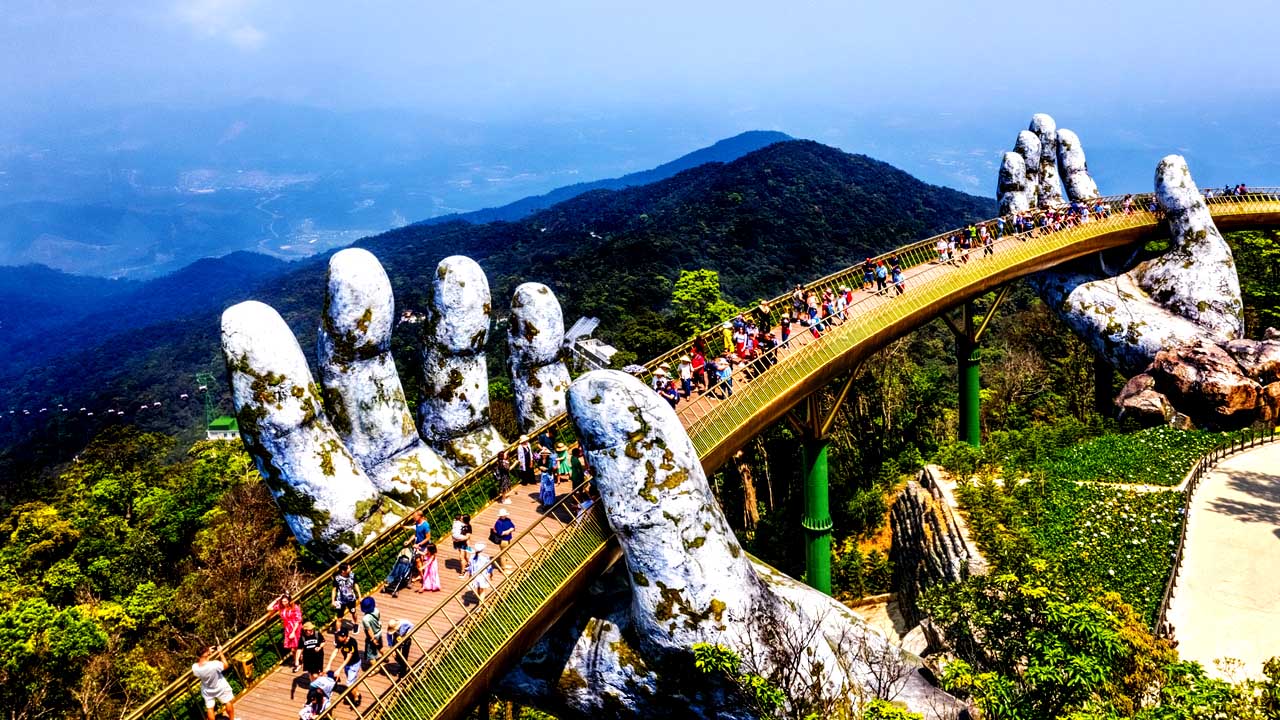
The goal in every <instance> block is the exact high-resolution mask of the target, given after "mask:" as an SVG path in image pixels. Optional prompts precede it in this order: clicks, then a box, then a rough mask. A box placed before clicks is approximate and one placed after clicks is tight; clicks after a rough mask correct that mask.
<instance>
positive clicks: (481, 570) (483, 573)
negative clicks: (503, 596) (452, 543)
mask: <svg viewBox="0 0 1280 720" xmlns="http://www.w3.org/2000/svg"><path fill="white" fill-rule="evenodd" d="M487 547H488V546H487V545H485V544H484V543H476V544H475V546H474V547H472V548H471V563H470V564H469V565H468V570H469V571H470V573H471V590H472V591H473V592H475V594H476V600H477V601H479V602H484V598H485V596H486V595H488V594H489V589H490V588H491V585H490V583H489V573H491V572H493V566H492V565H491V564H490V562H489V560H490V558H489V556H488V555H486V554H485V552H484V551H485V549H486V548H487Z"/></svg>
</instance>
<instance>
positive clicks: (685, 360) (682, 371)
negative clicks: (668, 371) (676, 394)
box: [676, 355, 693, 397]
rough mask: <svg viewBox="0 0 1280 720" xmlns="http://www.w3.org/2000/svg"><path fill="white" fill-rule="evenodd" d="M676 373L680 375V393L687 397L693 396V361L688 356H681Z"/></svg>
mask: <svg viewBox="0 0 1280 720" xmlns="http://www.w3.org/2000/svg"><path fill="white" fill-rule="evenodd" d="M676 372H677V374H679V375H680V392H681V393H682V394H683V395H684V396H685V397H689V396H691V395H693V360H692V359H691V358H690V357H689V356H688V355H681V356H680V364H679V365H677V366H676Z"/></svg>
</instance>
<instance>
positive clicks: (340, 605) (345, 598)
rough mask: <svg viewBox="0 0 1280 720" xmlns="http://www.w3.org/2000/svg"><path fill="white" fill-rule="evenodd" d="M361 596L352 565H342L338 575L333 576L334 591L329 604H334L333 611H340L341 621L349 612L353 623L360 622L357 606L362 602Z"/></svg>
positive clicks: (331, 593) (330, 595)
mask: <svg viewBox="0 0 1280 720" xmlns="http://www.w3.org/2000/svg"><path fill="white" fill-rule="evenodd" d="M360 595H361V593H360V583H358V582H356V578H355V575H352V574H351V563H345V562H344V563H342V564H341V565H339V566H338V574H337V575H334V576H333V590H332V591H331V592H330V594H329V602H330V603H332V604H333V609H334V610H337V611H338V618H339V619H341V618H342V616H343V615H345V614H346V613H348V612H349V613H351V621H352V622H359V621H360V618H359V616H357V615H356V604H357V603H359V602H360Z"/></svg>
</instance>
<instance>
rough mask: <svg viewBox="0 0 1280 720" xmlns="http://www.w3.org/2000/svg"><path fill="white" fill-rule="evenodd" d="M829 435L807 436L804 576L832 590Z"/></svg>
mask: <svg viewBox="0 0 1280 720" xmlns="http://www.w3.org/2000/svg"><path fill="white" fill-rule="evenodd" d="M827 446H828V443H827V438H826V437H825V436H821V437H816V436H815V437H806V438H805V439H804V468H805V477H804V521H803V522H802V523H801V524H802V526H803V527H804V570H805V573H804V576H805V582H807V583H808V584H809V586H810V587H812V588H813V589H815V590H819V591H821V592H824V593H826V594H828V595H830V594H831V527H832V524H831V510H830V507H829V505H830V503H829V499H830V490H829V484H828V482H827Z"/></svg>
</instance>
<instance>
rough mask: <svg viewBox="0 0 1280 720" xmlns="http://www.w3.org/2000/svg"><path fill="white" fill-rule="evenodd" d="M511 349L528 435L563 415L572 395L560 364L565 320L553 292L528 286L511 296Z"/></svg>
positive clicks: (522, 423)
mask: <svg viewBox="0 0 1280 720" xmlns="http://www.w3.org/2000/svg"><path fill="white" fill-rule="evenodd" d="M507 348H508V350H509V358H510V360H509V361H510V363H511V378H512V382H513V390H514V394H515V401H516V415H517V417H518V418H519V420H520V429H521V430H524V431H525V432H528V431H530V430H533V429H534V428H537V427H539V426H540V425H543V424H545V423H546V422H548V421H550V420H551V419H552V418H554V417H556V416H557V415H560V414H561V413H563V412H564V409H565V404H564V403H565V392H566V391H567V390H568V389H569V369H568V368H567V367H565V364H564V361H563V360H562V359H561V356H562V354H563V348H564V314H563V313H562V312H561V310H560V303H559V302H558V301H557V300H556V296H555V294H554V293H552V292H551V288H549V287H547V286H546V285H543V284H542V283H524V284H523V285H520V286H519V287H517V288H516V290H515V292H514V293H513V294H512V296H511V319H510V321H509V323H508V325H507Z"/></svg>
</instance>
